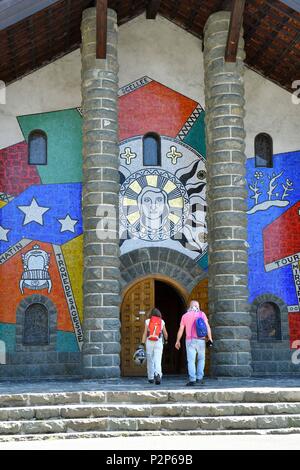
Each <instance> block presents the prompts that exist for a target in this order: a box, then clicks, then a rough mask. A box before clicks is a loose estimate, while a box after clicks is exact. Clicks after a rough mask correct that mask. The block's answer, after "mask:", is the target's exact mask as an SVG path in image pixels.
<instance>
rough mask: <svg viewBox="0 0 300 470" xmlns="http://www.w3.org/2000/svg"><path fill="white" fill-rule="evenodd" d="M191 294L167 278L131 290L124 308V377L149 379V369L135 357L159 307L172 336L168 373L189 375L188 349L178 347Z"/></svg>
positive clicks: (166, 360) (152, 279)
mask: <svg viewBox="0 0 300 470" xmlns="http://www.w3.org/2000/svg"><path fill="white" fill-rule="evenodd" d="M187 302H188V292H187V291H185V289H184V288H182V287H181V286H179V284H178V283H176V282H175V281H173V280H171V279H169V278H167V277H165V276H151V277H147V278H144V279H141V280H140V281H137V282H135V283H134V284H133V285H130V286H129V287H127V289H126V291H125V293H124V297H123V302H122V307H121V342H122V344H121V373H122V375H123V376H145V375H146V366H144V367H140V366H137V365H135V364H134V362H133V360H132V356H133V353H134V351H135V350H136V347H137V346H138V344H139V343H140V342H141V338H142V334H143V331H144V325H145V319H146V318H148V315H149V312H150V310H151V309H152V308H153V307H154V306H155V307H157V308H158V309H159V310H160V311H161V312H162V316H163V319H164V321H165V322H166V328H167V330H168V333H169V341H168V345H166V346H165V348H164V354H163V372H164V374H181V373H185V372H186V360H185V346H184V341H182V348H181V349H180V351H177V350H176V349H175V347H174V345H175V341H176V334H177V331H178V328H179V325H180V319H181V316H182V314H183V313H184V312H185V310H186V306H187Z"/></svg>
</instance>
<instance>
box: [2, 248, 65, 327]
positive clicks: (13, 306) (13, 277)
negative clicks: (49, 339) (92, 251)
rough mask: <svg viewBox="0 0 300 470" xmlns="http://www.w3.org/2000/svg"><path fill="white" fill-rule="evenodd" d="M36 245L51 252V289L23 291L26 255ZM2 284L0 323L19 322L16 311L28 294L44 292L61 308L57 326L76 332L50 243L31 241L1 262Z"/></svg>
mask: <svg viewBox="0 0 300 470" xmlns="http://www.w3.org/2000/svg"><path fill="white" fill-rule="evenodd" d="M34 245H39V247H40V248H41V249H43V250H45V251H46V252H47V253H49V254H50V265H49V274H50V278H51V281H52V289H51V292H50V293H48V291H47V289H41V290H33V289H28V288H26V287H25V288H24V294H22V293H21V290H20V287H19V283H20V280H21V277H22V273H23V263H22V256H21V255H22V254H25V253H26V252H27V251H29V250H31V249H32V247H33V246H34ZM0 278H1V281H2V282H1V284H2V283H3V286H2V287H1V291H0V323H16V311H17V307H18V305H19V303H20V302H21V300H22V299H24V297H25V296H30V295H34V294H42V295H45V296H47V297H48V298H49V299H50V300H52V302H53V303H54V304H55V306H56V309H57V329H58V330H62V331H70V332H74V328H73V324H72V321H71V317H70V313H69V310H68V305H67V301H66V298H65V294H64V290H63V286H62V283H61V278H60V274H59V270H58V267H57V264H56V261H55V254H54V251H53V247H52V245H51V244H49V243H42V242H34V241H33V242H31V243H30V244H29V245H27V246H26V247H24V248H23V249H21V250H20V251H19V252H18V253H17V254H15V255H14V256H12V257H11V258H10V259H9V260H7V261H6V262H5V263H3V264H1V265H0Z"/></svg>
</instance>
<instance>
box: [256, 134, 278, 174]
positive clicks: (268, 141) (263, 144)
mask: <svg viewBox="0 0 300 470" xmlns="http://www.w3.org/2000/svg"><path fill="white" fill-rule="evenodd" d="M254 146H255V166H256V167H266V168H273V140H272V137H271V136H270V135H269V134H265V133H261V134H258V135H257V136H256V137H255V144H254Z"/></svg>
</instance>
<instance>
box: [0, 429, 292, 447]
mask: <svg viewBox="0 0 300 470" xmlns="http://www.w3.org/2000/svg"><path fill="white" fill-rule="evenodd" d="M257 434H259V435H267V434H284V435H285V434H300V428H282V429H280V428H274V429H252V430H251V429H246V430H231V429H228V430H220V431H218V430H215V431H210V430H197V431H103V432H99V431H89V432H80V433H53V434H19V435H16V434H10V435H2V436H0V444H1V443H4V442H10V441H45V440H51V441H55V440H56V439H59V440H61V439H64V440H68V439H82V438H84V439H96V438H110V437H124V438H126V437H141V436H186V435H189V436H203V435H208V436H212V435H257Z"/></svg>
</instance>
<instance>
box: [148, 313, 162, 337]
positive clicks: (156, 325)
mask: <svg viewBox="0 0 300 470" xmlns="http://www.w3.org/2000/svg"><path fill="white" fill-rule="evenodd" d="M161 331H162V319H161V318H160V317H155V316H153V317H151V318H150V322H149V326H148V339H150V341H158V340H159V338H160V337H161Z"/></svg>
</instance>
